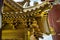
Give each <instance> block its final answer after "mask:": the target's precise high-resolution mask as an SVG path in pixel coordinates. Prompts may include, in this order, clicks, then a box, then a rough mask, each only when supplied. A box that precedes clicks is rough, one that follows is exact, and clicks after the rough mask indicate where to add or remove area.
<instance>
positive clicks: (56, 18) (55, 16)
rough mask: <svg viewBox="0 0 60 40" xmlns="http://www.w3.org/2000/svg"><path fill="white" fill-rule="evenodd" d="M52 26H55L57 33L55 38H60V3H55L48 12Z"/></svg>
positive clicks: (58, 39)
mask: <svg viewBox="0 0 60 40" xmlns="http://www.w3.org/2000/svg"><path fill="white" fill-rule="evenodd" d="M48 20H49V23H50V26H51V27H53V28H54V30H55V32H56V35H54V36H52V37H53V40H60V4H57V5H54V6H53V8H52V9H51V10H50V11H49V13H48Z"/></svg>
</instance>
